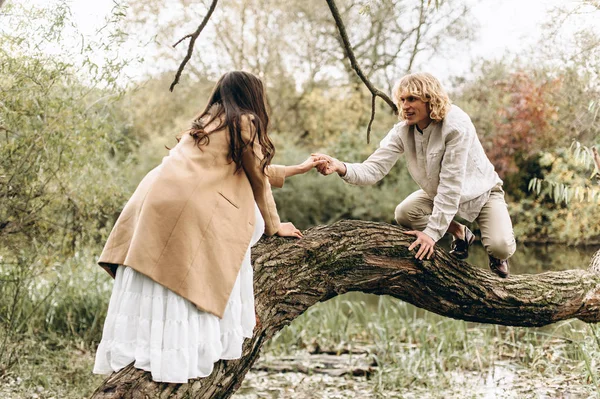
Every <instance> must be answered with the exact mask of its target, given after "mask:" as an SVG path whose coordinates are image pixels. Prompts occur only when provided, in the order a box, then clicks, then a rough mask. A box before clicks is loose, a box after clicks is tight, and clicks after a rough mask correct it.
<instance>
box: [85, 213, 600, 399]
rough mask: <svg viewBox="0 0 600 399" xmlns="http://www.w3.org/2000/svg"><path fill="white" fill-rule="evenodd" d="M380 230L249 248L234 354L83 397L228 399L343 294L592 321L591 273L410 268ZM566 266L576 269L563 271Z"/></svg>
mask: <svg viewBox="0 0 600 399" xmlns="http://www.w3.org/2000/svg"><path fill="white" fill-rule="evenodd" d="M403 231H404V230H403V229H402V228H400V227H397V226H392V225H389V224H385V223H374V222H365V221H341V222H338V223H335V224H333V225H330V226H319V227H315V228H312V229H310V230H308V231H306V232H305V235H304V238H303V239H301V240H291V239H283V238H278V237H273V238H268V239H265V240H262V241H261V242H259V243H258V244H257V246H256V247H254V248H253V254H252V258H253V263H254V269H255V276H254V287H255V296H256V310H257V314H258V316H259V318H260V323H259V324H258V325H257V327H256V329H255V331H254V336H253V337H252V338H251V339H248V340H246V342H245V344H244V352H243V357H242V358H241V359H239V360H232V361H220V362H218V363H217V364H215V369H214V371H213V373H212V374H211V375H210V376H209V377H207V378H204V379H199V380H194V381H192V382H191V383H190V384H182V385H180V384H161V383H155V382H153V381H152V379H151V376H150V374H149V373H147V372H143V371H141V370H136V369H134V368H133V367H132V366H131V365H130V366H128V367H126V368H125V369H123V370H121V371H120V372H118V373H115V374H113V375H112V376H110V377H109V378H108V379H107V380H106V381H105V382H104V383H103V384H102V386H100V387H99V388H98V389H97V390H96V392H95V393H94V394H93V396H92V397H93V398H95V399H98V398H102V399H108V398H110V399H116V398H229V397H230V396H231V395H233V393H234V392H235V391H236V390H237V389H238V388H239V386H240V385H241V383H242V381H243V379H244V376H245V375H246V373H247V372H248V370H249V369H250V367H251V366H252V364H254V362H255V361H256V359H257V358H258V357H259V352H260V349H261V347H262V346H263V344H264V343H265V342H266V341H267V340H268V339H269V338H271V337H272V336H273V335H274V334H275V333H276V332H277V331H279V330H281V329H282V328H283V327H284V326H286V325H288V324H289V323H290V322H291V321H292V320H294V319H295V318H296V317H298V316H299V315H301V314H302V313H303V312H304V311H306V310H307V309H308V308H309V307H310V306H312V305H314V304H316V303H318V302H322V301H325V300H327V299H330V298H333V297H334V296H336V295H339V294H343V293H345V292H348V291H362V292H367V293H373V294H378V295H384V294H385V295H391V296H393V297H396V298H399V299H402V300H404V301H406V302H409V303H412V304H413V305H416V306H418V307H420V308H423V309H427V310H429V311H432V312H435V313H438V314H441V315H444V316H447V317H452V318H456V319H462V320H468V321H475V322H481V323H494V324H502V325H511V326H525V327H533V326H543V325H547V324H550V323H554V322H557V321H559V320H565V319H570V318H577V319H580V320H583V321H585V322H588V323H592V322H598V321H600V274H598V273H596V272H595V271H593V270H567V271H560V272H546V273H541V274H536V275H514V276H511V277H510V278H508V279H500V278H498V277H496V276H495V275H494V274H492V273H491V272H490V271H489V270H487V268H486V269H483V268H478V267H475V266H472V265H470V264H468V263H466V262H462V261H458V260H456V259H454V258H453V257H451V256H450V255H448V254H447V253H446V252H445V251H444V250H442V249H437V250H436V253H435V256H434V258H433V259H432V260H431V261H419V260H416V259H415V258H414V252H412V251H408V246H409V245H410V243H411V242H412V241H413V240H414V238H413V237H412V236H408V235H405V234H403ZM573 266H574V267H576V266H579V265H573Z"/></svg>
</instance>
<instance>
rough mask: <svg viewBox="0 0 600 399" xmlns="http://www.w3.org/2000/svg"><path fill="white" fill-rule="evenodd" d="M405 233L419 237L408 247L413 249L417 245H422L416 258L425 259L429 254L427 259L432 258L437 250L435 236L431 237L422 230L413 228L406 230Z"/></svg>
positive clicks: (410, 249)
mask: <svg viewBox="0 0 600 399" xmlns="http://www.w3.org/2000/svg"><path fill="white" fill-rule="evenodd" d="M405 234H409V235H411V236H416V237H417V239H416V240H415V241H414V242H413V243H412V244H410V247H408V250H409V251H412V250H413V249H415V248H416V247H417V245H420V247H419V250H418V251H417V254H416V255H415V258H417V259H419V260H423V258H425V256H426V255H427V260H429V259H431V257H432V256H433V252H434V250H435V241H433V238H431V237H429V236H428V235H427V234H425V233H423V232H422V231H414V230H411V231H407V232H405Z"/></svg>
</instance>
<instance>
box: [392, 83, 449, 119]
mask: <svg viewBox="0 0 600 399" xmlns="http://www.w3.org/2000/svg"><path fill="white" fill-rule="evenodd" d="M403 94H404V95H405V96H414V97H417V98H418V99H420V100H421V101H423V102H426V103H429V109H430V113H429V117H430V118H431V119H432V120H434V121H436V122H439V121H441V120H442V119H444V117H445V116H446V114H447V113H448V111H450V105H451V104H452V103H451V101H450V98H449V97H448V94H446V91H445V90H444V89H443V88H442V85H441V84H440V81H439V80H437V79H436V78H435V77H434V76H433V75H432V74H430V73H411V74H409V75H406V76H404V77H402V78H401V79H400V80H399V81H397V82H396V84H395V85H394V89H393V90H392V97H393V99H394V102H395V103H396V106H397V107H398V109H399V112H398V118H399V119H400V120H403V119H404V116H403V115H402V104H400V96H402V95H403Z"/></svg>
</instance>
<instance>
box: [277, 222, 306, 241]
mask: <svg viewBox="0 0 600 399" xmlns="http://www.w3.org/2000/svg"><path fill="white" fill-rule="evenodd" d="M276 234H277V235H278V236H279V237H296V238H302V232H301V231H300V230H298V229H297V228H296V226H294V224H293V223H291V222H286V223H280V224H279V230H277V233H276Z"/></svg>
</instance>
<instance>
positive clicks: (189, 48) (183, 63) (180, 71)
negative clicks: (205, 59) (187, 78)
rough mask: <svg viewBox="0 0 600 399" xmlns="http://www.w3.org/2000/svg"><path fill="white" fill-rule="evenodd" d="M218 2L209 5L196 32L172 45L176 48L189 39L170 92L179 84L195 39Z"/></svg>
mask: <svg viewBox="0 0 600 399" xmlns="http://www.w3.org/2000/svg"><path fill="white" fill-rule="evenodd" d="M218 1H219V0H213V1H212V3H211V5H210V8H209V9H208V13H207V14H206V16H205V17H204V19H203V20H202V23H201V24H200V26H198V29H196V31H195V32H194V33H191V34H189V35H185V36H184V37H182V38H181V39H179V40H178V41H177V43H175V44H174V45H173V47H176V46H177V45H178V44H179V43H181V42H182V41H184V40H185V39H187V38H190V44H189V45H188V51H187V54H186V55H185V58H184V59H183V61H182V62H181V64H180V65H179V68H178V69H177V73H176V74H175V79H174V80H173V83H171V87H169V90H170V91H173V88H175V85H176V84H177V83H179V78H180V77H181V74H182V72H183V69H184V68H185V65H186V64H187V63H188V61H189V60H190V58H192V53H193V51H194V44H195V43H196V39H198V36H200V33H202V30H203V29H204V27H205V26H206V24H207V23H208V20H209V19H210V17H211V16H212V14H213V12H214V11H215V8H216V7H217V2H218Z"/></svg>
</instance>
